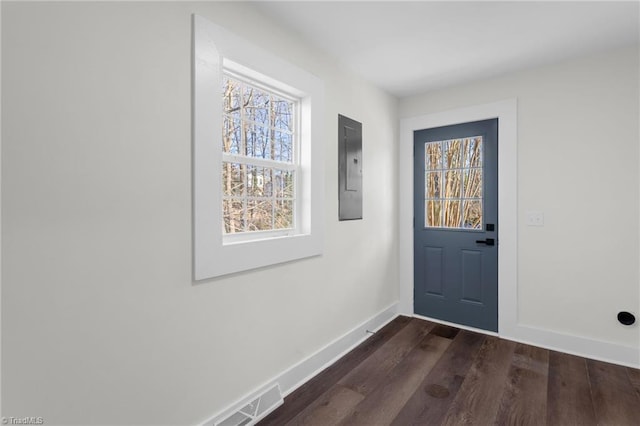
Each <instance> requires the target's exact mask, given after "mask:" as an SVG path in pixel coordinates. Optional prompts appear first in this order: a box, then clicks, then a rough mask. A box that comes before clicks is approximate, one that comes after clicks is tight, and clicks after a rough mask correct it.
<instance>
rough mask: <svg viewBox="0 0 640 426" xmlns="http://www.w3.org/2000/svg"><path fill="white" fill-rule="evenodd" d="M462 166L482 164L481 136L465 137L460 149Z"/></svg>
mask: <svg viewBox="0 0 640 426" xmlns="http://www.w3.org/2000/svg"><path fill="white" fill-rule="evenodd" d="M462 165H463V167H481V166H482V136H477V137H474V138H466V139H465V140H464V147H463V151H462Z"/></svg>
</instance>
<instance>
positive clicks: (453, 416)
mask: <svg viewBox="0 0 640 426" xmlns="http://www.w3.org/2000/svg"><path fill="white" fill-rule="evenodd" d="M515 346H516V344H515V343H514V342H511V341H508V340H501V339H499V338H497V337H493V336H488V337H487V338H486V340H485V341H484V343H483V344H482V347H481V348H480V350H479V352H478V355H477V356H476V358H475V359H474V361H473V364H472V365H471V368H470V369H469V373H468V374H467V377H466V378H465V380H464V382H463V383H462V386H461V387H460V389H459V390H458V393H457V394H456V397H455V399H454V400H453V402H452V403H451V406H450V407H449V410H448V411H447V414H446V415H445V417H444V419H443V422H442V424H443V425H448V426H449V425H450V426H458V425H463V424H474V425H488V424H492V423H493V422H494V419H495V417H496V414H497V411H498V406H499V403H500V398H501V396H502V393H503V391H504V386H505V380H506V378H507V373H508V371H509V367H510V365H511V359H512V357H513V352H514V350H515Z"/></svg>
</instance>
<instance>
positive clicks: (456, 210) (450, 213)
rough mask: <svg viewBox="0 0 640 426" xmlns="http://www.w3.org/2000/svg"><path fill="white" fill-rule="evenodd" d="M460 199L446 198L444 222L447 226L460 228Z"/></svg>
mask: <svg viewBox="0 0 640 426" xmlns="http://www.w3.org/2000/svg"><path fill="white" fill-rule="evenodd" d="M461 204H462V203H461V201H460V200H445V202H444V212H443V213H444V215H443V216H444V224H443V226H444V227H445V228H460V218H461V216H460V205H461Z"/></svg>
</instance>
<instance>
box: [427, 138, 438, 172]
mask: <svg viewBox="0 0 640 426" xmlns="http://www.w3.org/2000/svg"><path fill="white" fill-rule="evenodd" d="M424 169H425V170H440V169H442V143H441V142H427V143H426V144H425V146H424Z"/></svg>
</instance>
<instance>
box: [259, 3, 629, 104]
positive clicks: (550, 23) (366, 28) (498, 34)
mask: <svg viewBox="0 0 640 426" xmlns="http://www.w3.org/2000/svg"><path fill="white" fill-rule="evenodd" d="M639 4H640V3H639V2H638V1H631V2H609V1H606V2H605V1H603V2H593V1H586V2H575V1H574V2H523V1H511V2H504V1H503V2H485V1H471V2H460V1H449V2H442V1H440V2H436V1H413V2H399V1H377V2H364V1H353V2H347V1H339V2H335V1H334V2H327V1H323V2H310V1H298V2H290V1H289V2H272V1H264V2H257V3H255V6H256V7H257V8H258V9H259V10H260V11H261V12H262V13H263V14H264V15H267V16H269V17H270V18H271V19H273V20H275V21H276V22H278V23H279V24H280V25H282V26H283V27H286V28H289V29H290V30H291V31H293V32H295V33H297V34H299V35H300V37H301V38H303V39H306V40H307V42H309V43H311V44H312V45H315V46H316V47H318V48H320V49H322V50H324V51H326V52H327V53H329V54H331V55H332V56H333V57H335V58H336V59H337V60H339V61H341V62H342V63H343V64H344V65H345V66H346V67H348V68H349V69H351V70H352V71H353V72H355V73H356V74H359V75H361V76H362V77H364V78H365V79H366V80H368V81H370V82H371V83H373V84H375V85H376V86H378V87H381V88H382V89H384V90H386V91H388V92H390V93H392V94H394V95H396V96H398V97H405V96H409V95H412V94H416V93H424V92H427V91H431V90H435V89H439V88H443V87H447V86H451V85H457V84H461V83H465V82H469V81H473V80H479V79H485V78H489V77H493V76H497V75H501V74H505V73H508V72H512V71H517V70H521V69H525V68H530V67H535V66H539V65H543V64H549V63H553V62H558V61H561V60H563V59H566V58H570V57H576V56H580V55H585V54H589V53H592V52H597V51H602V50H605V49H610V48H616V47H622V46H629V45H633V44H635V45H638V43H639V27H640V25H639V22H640V7H639Z"/></svg>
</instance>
